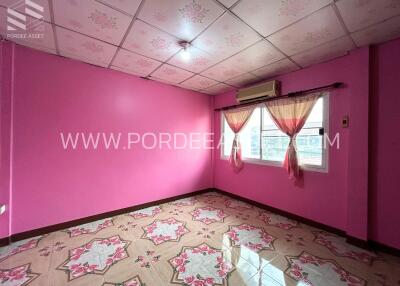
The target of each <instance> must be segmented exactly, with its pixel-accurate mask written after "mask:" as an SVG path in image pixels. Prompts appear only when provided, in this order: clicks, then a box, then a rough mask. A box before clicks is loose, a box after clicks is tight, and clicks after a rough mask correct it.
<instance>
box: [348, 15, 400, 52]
mask: <svg viewBox="0 0 400 286" xmlns="http://www.w3.org/2000/svg"><path fill="white" fill-rule="evenodd" d="M351 37H352V38H353V39H354V41H355V42H356V45H357V46H359V47H361V46H365V45H369V44H376V43H381V42H385V41H388V40H392V39H395V38H398V37H400V16H398V17H394V18H391V19H390V20H386V21H384V22H382V23H380V24H378V25H374V26H371V27H369V28H367V29H365V30H362V31H359V32H355V33H352V34H351Z"/></svg>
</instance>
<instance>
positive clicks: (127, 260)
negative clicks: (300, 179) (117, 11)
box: [0, 192, 400, 286]
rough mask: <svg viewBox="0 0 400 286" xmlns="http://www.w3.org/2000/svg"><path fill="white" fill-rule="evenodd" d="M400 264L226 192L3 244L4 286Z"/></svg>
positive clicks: (383, 276)
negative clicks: (225, 193) (240, 199)
mask: <svg viewBox="0 0 400 286" xmlns="http://www.w3.org/2000/svg"><path fill="white" fill-rule="evenodd" d="M175 214H176V215H175ZM111 221H112V222H113V223H112V224H109V225H108V226H107V227H102V226H105V225H106V224H107V222H111ZM74 230H79V231H78V232H77V234H78V235H71V233H72V232H71V231H74ZM83 232H86V233H83ZM73 233H75V231H74V232H73ZM399 267H400V259H399V258H398V257H393V256H391V255H389V254H385V253H380V252H373V251H367V250H364V249H360V248H358V247H355V246H353V245H350V244H348V243H346V240H345V238H344V237H340V236H337V235H335V234H332V233H329V232H326V231H323V230H320V229H316V228H314V227H311V226H308V225H305V224H302V223H299V222H297V221H293V220H291V219H288V218H286V217H284V216H281V215H277V214H275V213H272V212H268V211H265V210H261V209H259V208H257V207H256V206H253V205H251V204H249V203H245V202H243V201H239V200H237V199H234V198H231V197H228V196H225V195H223V194H220V193H217V192H209V193H205V194H201V195H197V196H192V197H186V198H184V199H179V200H176V201H172V202H169V203H165V204H161V205H154V206H152V207H148V208H144V209H138V210H137V211H135V212H131V213H127V214H121V215H118V216H114V217H112V218H105V219H103V220H99V221H94V222H92V223H88V224H84V225H80V226H76V227H73V228H70V229H68V230H66V231H65V230H64V231H57V232H53V233H49V234H46V235H43V236H39V237H34V238H31V239H27V240H24V241H17V242H14V243H12V244H10V245H9V246H6V247H3V248H0V285H1V286H55V285H57V286H68V285H71V286H83V285H85V286H86V285H93V286H96V285H98V286H143V285H146V286H152V285H157V286H158V285H190V286H197V285H201V286H214V285H215V286H221V285H225V286H229V285H230V286H242V285H243V286H244V285H246V286H248V285H251V286H253V285H254V286H256V285H268V286H269V285H273V286H283V285H285V286H300V285H346V286H348V285H352V286H355V285H398V281H400V273H399V271H398V269H399Z"/></svg>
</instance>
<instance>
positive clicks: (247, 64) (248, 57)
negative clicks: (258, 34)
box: [228, 40, 285, 71]
mask: <svg viewBox="0 0 400 286" xmlns="http://www.w3.org/2000/svg"><path fill="white" fill-rule="evenodd" d="M284 57H285V55H284V54H282V53H281V52H280V51H278V50H277V49H276V48H274V47H273V46H272V45H271V44H270V43H268V42H267V41H264V40H262V41H260V42H258V43H257V44H255V45H253V46H251V47H249V48H247V49H245V50H244V51H242V52H240V53H238V54H236V55H234V56H232V57H231V58H229V59H228V61H229V62H231V63H232V65H236V66H238V67H240V68H241V69H242V70H243V71H251V70H255V69H258V68H260V67H262V66H266V65H268V64H270V63H273V62H276V61H278V60H281V59H283V58H284Z"/></svg>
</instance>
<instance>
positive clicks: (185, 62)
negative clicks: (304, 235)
mask: <svg viewBox="0 0 400 286" xmlns="http://www.w3.org/2000/svg"><path fill="white" fill-rule="evenodd" d="M188 51H189V52H190V57H189V58H185V57H184V56H183V51H180V52H179V53H177V54H176V55H175V56H174V57H173V58H172V59H171V60H169V62H168V63H170V64H172V65H175V66H178V67H181V68H183V69H186V70H189V71H192V72H194V73H199V72H202V71H204V70H205V69H207V68H209V67H210V66H212V65H214V64H216V63H217V60H216V59H215V58H214V57H213V56H212V55H210V54H209V53H206V52H204V51H202V50H200V49H198V48H196V47H194V46H191V47H190V48H189V50H188Z"/></svg>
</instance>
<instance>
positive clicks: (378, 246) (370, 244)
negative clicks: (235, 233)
mask: <svg viewBox="0 0 400 286" xmlns="http://www.w3.org/2000/svg"><path fill="white" fill-rule="evenodd" d="M208 192H217V193H220V194H223V195H225V196H228V197H231V198H233V199H236V200H240V201H243V202H245V203H248V204H252V205H254V206H256V207H259V208H261V209H264V210H267V211H271V212H274V213H277V214H279V215H282V216H285V217H287V218H290V219H293V220H296V221H299V222H301V223H303V224H307V225H309V226H312V227H316V228H320V229H322V230H325V231H329V232H331V233H334V234H337V235H340V236H343V237H345V238H346V241H347V242H348V243H350V244H352V245H355V246H357V247H361V248H364V249H374V250H378V251H381V252H385V253H389V254H392V255H396V256H399V257H400V249H397V248H394V247H391V246H388V245H385V244H382V243H380V242H377V241H374V240H368V241H365V240H362V239H359V238H356V237H352V236H349V235H347V234H346V232H345V231H343V230H341V229H338V228H334V227H331V226H329V225H326V224H323V223H320V222H317V221H314V220H311V219H307V218H305V217H302V216H299V215H296V214H293V213H290V212H287V211H283V210H281V209H277V208H274V207H271V206H268V205H265V204H262V203H259V202H256V201H253V200H251V199H248V198H245V197H242V196H239V195H236V194H232V193H228V192H226V191H223V190H221V189H217V188H208V189H203V190H199V191H194V192H190V193H187V194H182V195H178V196H174V197H170V198H165V199H161V200H157V201H152V202H148V203H144V204H140V205H136V206H132V207H127V208H123V209H119V210H114V211H110V212H106V213H101V214H97V215H93V216H89V217H84V218H80V219H76V220H72V221H68V222H63V223H59V224H55V225H50V226H46V227H42V228H38V229H34V230H29V231H25V232H20V233H17V234H13V235H11V236H10V237H4V238H1V239H0V247H3V246H6V245H8V244H10V243H11V242H15V241H19V240H22V239H27V238H31V237H34V236H38V235H43V234H46V233H50V232H54V231H59V230H63V229H66V228H70V227H74V226H78V225H81V224H84V223H89V222H93V221H96V220H99V219H105V218H108V217H113V216H117V215H121V214H124V213H129V212H133V211H136V210H139V209H143V208H147V207H151V206H154V205H159V204H165V203H169V202H172V201H175V200H179V199H184V198H187V197H191V196H196V195H201V194H204V193H208Z"/></svg>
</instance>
